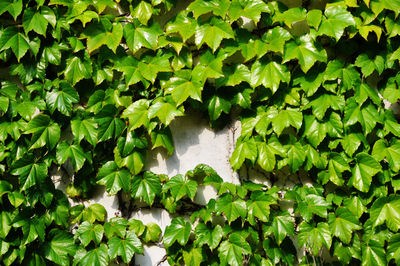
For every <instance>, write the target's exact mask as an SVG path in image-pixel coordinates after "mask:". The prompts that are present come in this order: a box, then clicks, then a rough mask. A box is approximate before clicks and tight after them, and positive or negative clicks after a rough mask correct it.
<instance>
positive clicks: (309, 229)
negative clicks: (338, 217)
mask: <svg viewBox="0 0 400 266" xmlns="http://www.w3.org/2000/svg"><path fill="white" fill-rule="evenodd" d="M298 230H299V234H298V241H299V246H303V245H307V246H308V247H309V248H310V249H311V250H312V252H313V254H314V255H317V254H318V253H319V251H320V249H321V247H322V245H325V247H326V248H328V249H329V248H330V247H331V244H332V236H331V230H329V226H328V224H327V223H323V222H320V223H318V225H317V226H316V227H313V226H312V225H310V224H308V223H307V222H305V221H304V222H302V223H301V224H300V225H299V229H298Z"/></svg>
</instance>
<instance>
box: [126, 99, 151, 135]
mask: <svg viewBox="0 0 400 266" xmlns="http://www.w3.org/2000/svg"><path fill="white" fill-rule="evenodd" d="M149 106H150V104H149V101H148V100H146V99H140V100H138V101H135V102H134V103H132V104H131V105H129V106H128V108H126V109H125V110H124V112H123V113H122V115H121V118H128V119H129V128H130V129H131V130H133V129H136V128H138V127H141V126H144V127H145V128H147V127H148V126H149V122H150V120H149V117H148V116H149V111H148V110H149Z"/></svg>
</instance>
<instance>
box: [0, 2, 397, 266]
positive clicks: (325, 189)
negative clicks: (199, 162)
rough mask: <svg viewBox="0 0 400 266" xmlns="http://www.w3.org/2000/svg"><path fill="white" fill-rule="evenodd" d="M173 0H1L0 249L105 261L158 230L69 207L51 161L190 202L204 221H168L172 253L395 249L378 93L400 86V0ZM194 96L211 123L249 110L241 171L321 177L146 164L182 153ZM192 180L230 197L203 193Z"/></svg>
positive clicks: (171, 206)
mask: <svg viewBox="0 0 400 266" xmlns="http://www.w3.org/2000/svg"><path fill="white" fill-rule="evenodd" d="M178 2H179V1H178ZM178 2H177V1H175V0H148V1H147V0H142V1H129V0H121V1H112V0H96V1H88V0H81V1H71V0H35V1H33V0H3V1H0V22H1V23H0V116H1V117H0V160H1V161H0V171H1V181H0V196H1V198H0V206H1V215H0V221H1V222H0V224H1V226H0V228H1V231H0V260H1V261H2V262H3V263H4V264H6V265H10V264H13V263H14V264H29V263H31V264H40V265H43V264H44V263H47V262H48V261H52V262H54V263H56V264H70V263H72V262H73V263H75V264H79V263H80V264H93V263H97V264H104V265H105V264H108V263H109V261H110V260H116V261H124V262H129V261H131V260H132V259H133V258H134V257H133V255H134V253H141V252H142V250H143V246H142V242H141V241H143V242H145V243H147V242H157V241H159V239H160V230H159V228H158V227H157V226H155V225H152V224H150V225H143V224H141V223H140V221H135V220H126V219H124V218H116V219H113V220H110V221H108V222H106V221H105V213H104V209H103V208H102V207H101V206H99V205H90V206H89V207H87V208H85V207H84V206H83V205H78V206H77V207H74V208H71V207H70V204H69V201H68V198H67V196H66V195H65V194H64V193H63V192H61V191H60V190H58V189H56V187H55V186H54V183H53V182H52V181H54V180H52V179H51V178H50V176H52V175H53V172H54V170H57V169H58V170H59V171H61V173H62V175H67V176H71V177H72V176H73V178H71V180H70V181H71V182H72V183H71V184H70V185H69V186H68V188H67V193H68V196H69V198H74V199H76V200H81V199H88V198H90V197H91V195H92V192H93V191H94V190H95V189H96V186H98V185H102V186H105V187H106V190H107V192H108V193H110V194H118V196H119V197H125V198H127V199H128V201H130V202H141V204H144V205H147V206H149V207H151V206H157V207H162V208H165V209H166V210H168V211H169V212H171V213H177V214H178V215H180V214H184V213H188V212H193V211H196V212H194V213H193V215H192V222H195V221H196V222H197V225H194V224H191V223H189V222H188V221H187V220H184V218H183V217H179V218H175V219H174V220H173V221H172V224H171V226H169V227H167V229H166V231H165V234H164V236H163V240H162V241H163V244H164V246H165V247H166V248H167V254H168V261H169V262H170V263H171V264H173V263H181V262H183V263H185V264H190V265H192V264H194V265H199V264H201V263H203V264H212V263H215V264H229V265H241V264H256V265H258V264H274V263H285V264H293V263H294V262H296V261H299V262H300V263H314V264H316V263H320V262H321V263H322V262H323V263H326V261H323V258H324V257H323V256H322V254H321V250H323V248H322V247H324V249H325V250H327V253H329V255H330V256H331V257H333V259H334V260H335V259H336V260H338V261H339V262H340V263H343V264H348V263H352V264H359V263H361V264H364V265H371V264H377V265H386V264H387V263H392V262H396V263H399V262H400V244H399V243H400V237H399V232H398V231H399V224H400V218H399V217H400V198H399V197H398V196H397V191H398V190H399V188H400V182H399V177H398V173H399V170H400V163H399V161H400V140H399V138H400V125H399V123H398V120H397V119H396V117H395V115H394V114H393V112H392V110H391V109H390V108H385V106H386V107H387V105H388V104H390V103H396V102H397V101H398V99H399V98H400V90H399V87H398V86H399V85H400V74H398V72H399V60H400V37H399V35H400V18H399V16H398V15H399V10H400V1H399V0H362V1H356V0H343V1H297V2H296V3H297V4H296V3H294V2H291V1H263V0H233V1H229V0H195V1H191V2H187V1H181V2H179V3H178ZM326 2H329V3H326ZM190 109H195V110H200V111H201V112H203V113H204V114H206V116H208V118H209V121H210V124H211V125H212V126H216V127H218V126H222V125H225V124H226V123H227V122H228V120H229V118H230V117H231V115H232V114H234V115H237V116H238V117H239V119H240V121H241V123H242V131H241V136H240V138H239V140H238V142H237V144H236V148H235V150H234V152H233V154H232V157H231V160H230V162H231V164H232V167H233V168H234V170H239V169H240V168H242V167H258V168H261V169H262V170H263V171H265V172H268V173H270V174H271V176H274V175H275V174H276V173H278V172H285V171H290V172H292V173H296V174H299V173H300V174H306V175H308V176H309V177H310V178H311V179H312V180H313V181H314V182H315V183H316V185H315V186H313V187H301V186H299V187H295V188H294V189H289V190H284V189H281V190H280V191H279V193H278V189H275V188H271V189H267V188H266V187H263V186H260V185H255V184H253V183H251V182H250V183H248V182H244V181H243V184H242V186H237V185H233V184H229V183H223V182H222V181H221V179H220V177H218V175H217V174H216V173H215V172H214V171H213V170H211V169H209V168H207V167H205V166H200V167H198V168H196V169H195V170H194V171H192V172H189V173H188V174H187V175H186V176H182V175H177V176H174V177H171V178H168V177H165V176H157V175H154V174H152V173H150V172H144V169H145V158H146V151H148V150H149V149H154V148H157V147H163V148H165V149H166V150H167V152H168V154H172V153H173V152H174V145H173V141H172V136H171V132H170V129H169V124H170V123H171V121H172V120H173V119H174V118H175V117H177V116H183V115H184V114H185V111H187V110H190ZM68 165H71V166H72V167H71V169H69V168H68V167H67V166H68ZM275 178H280V177H279V176H278V175H276V177H275ZM199 185H213V186H215V188H216V189H217V191H218V194H219V197H218V198H217V199H216V200H211V201H210V202H209V203H208V204H207V205H206V206H205V207H202V206H199V205H197V204H195V203H194V202H193V199H194V197H195V195H196V192H197V188H198V186H199ZM283 195H284V196H283ZM288 203H289V204H293V207H294V210H293V213H292V212H288V211H287V210H285V208H284V207H283V206H284V205H285V204H286V205H287V204H288ZM133 205H135V204H132V206H133ZM289 210H290V209H289ZM214 217H215V218H214ZM217 217H220V218H219V219H220V220H218V218H217ZM221 217H222V218H221ZM73 224H77V226H78V229H77V231H76V233H75V234H74V235H72V234H71V232H70V227H71V225H73ZM116 228H117V229H116ZM146 232H147V233H146ZM293 241H294V242H297V243H298V245H299V246H305V250H306V255H305V256H304V257H303V258H300V257H301V256H297V253H296V249H295V248H294V246H293ZM324 256H325V255H324ZM325 257H326V256H325Z"/></svg>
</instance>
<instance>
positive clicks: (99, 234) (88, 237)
mask: <svg viewBox="0 0 400 266" xmlns="http://www.w3.org/2000/svg"><path fill="white" fill-rule="evenodd" d="M103 233H104V228H103V226H102V225H101V224H95V225H94V224H91V223H89V222H88V221H85V222H83V223H82V224H80V225H79V227H78V230H77V231H76V235H77V237H78V238H79V239H80V241H81V243H82V245H83V246H84V247H86V246H87V245H89V243H90V242H92V241H93V242H94V243H95V244H100V242H101V239H102V238H103Z"/></svg>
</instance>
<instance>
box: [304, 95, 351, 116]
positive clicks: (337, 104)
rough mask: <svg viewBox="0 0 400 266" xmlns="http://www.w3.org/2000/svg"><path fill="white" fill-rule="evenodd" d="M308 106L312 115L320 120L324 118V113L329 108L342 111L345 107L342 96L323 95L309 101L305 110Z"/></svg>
mask: <svg viewBox="0 0 400 266" xmlns="http://www.w3.org/2000/svg"><path fill="white" fill-rule="evenodd" d="M308 106H311V107H312V112H313V114H314V115H315V116H316V117H317V118H318V119H319V120H322V119H323V118H324V116H325V113H326V111H327V110H328V109H329V108H332V109H333V110H337V111H343V109H344V107H345V100H344V96H342V95H341V96H337V95H333V94H328V93H324V94H321V95H320V96H318V97H317V98H315V99H314V100H312V101H310V102H309V103H308V104H307V105H306V106H305V108H307V107H308Z"/></svg>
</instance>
